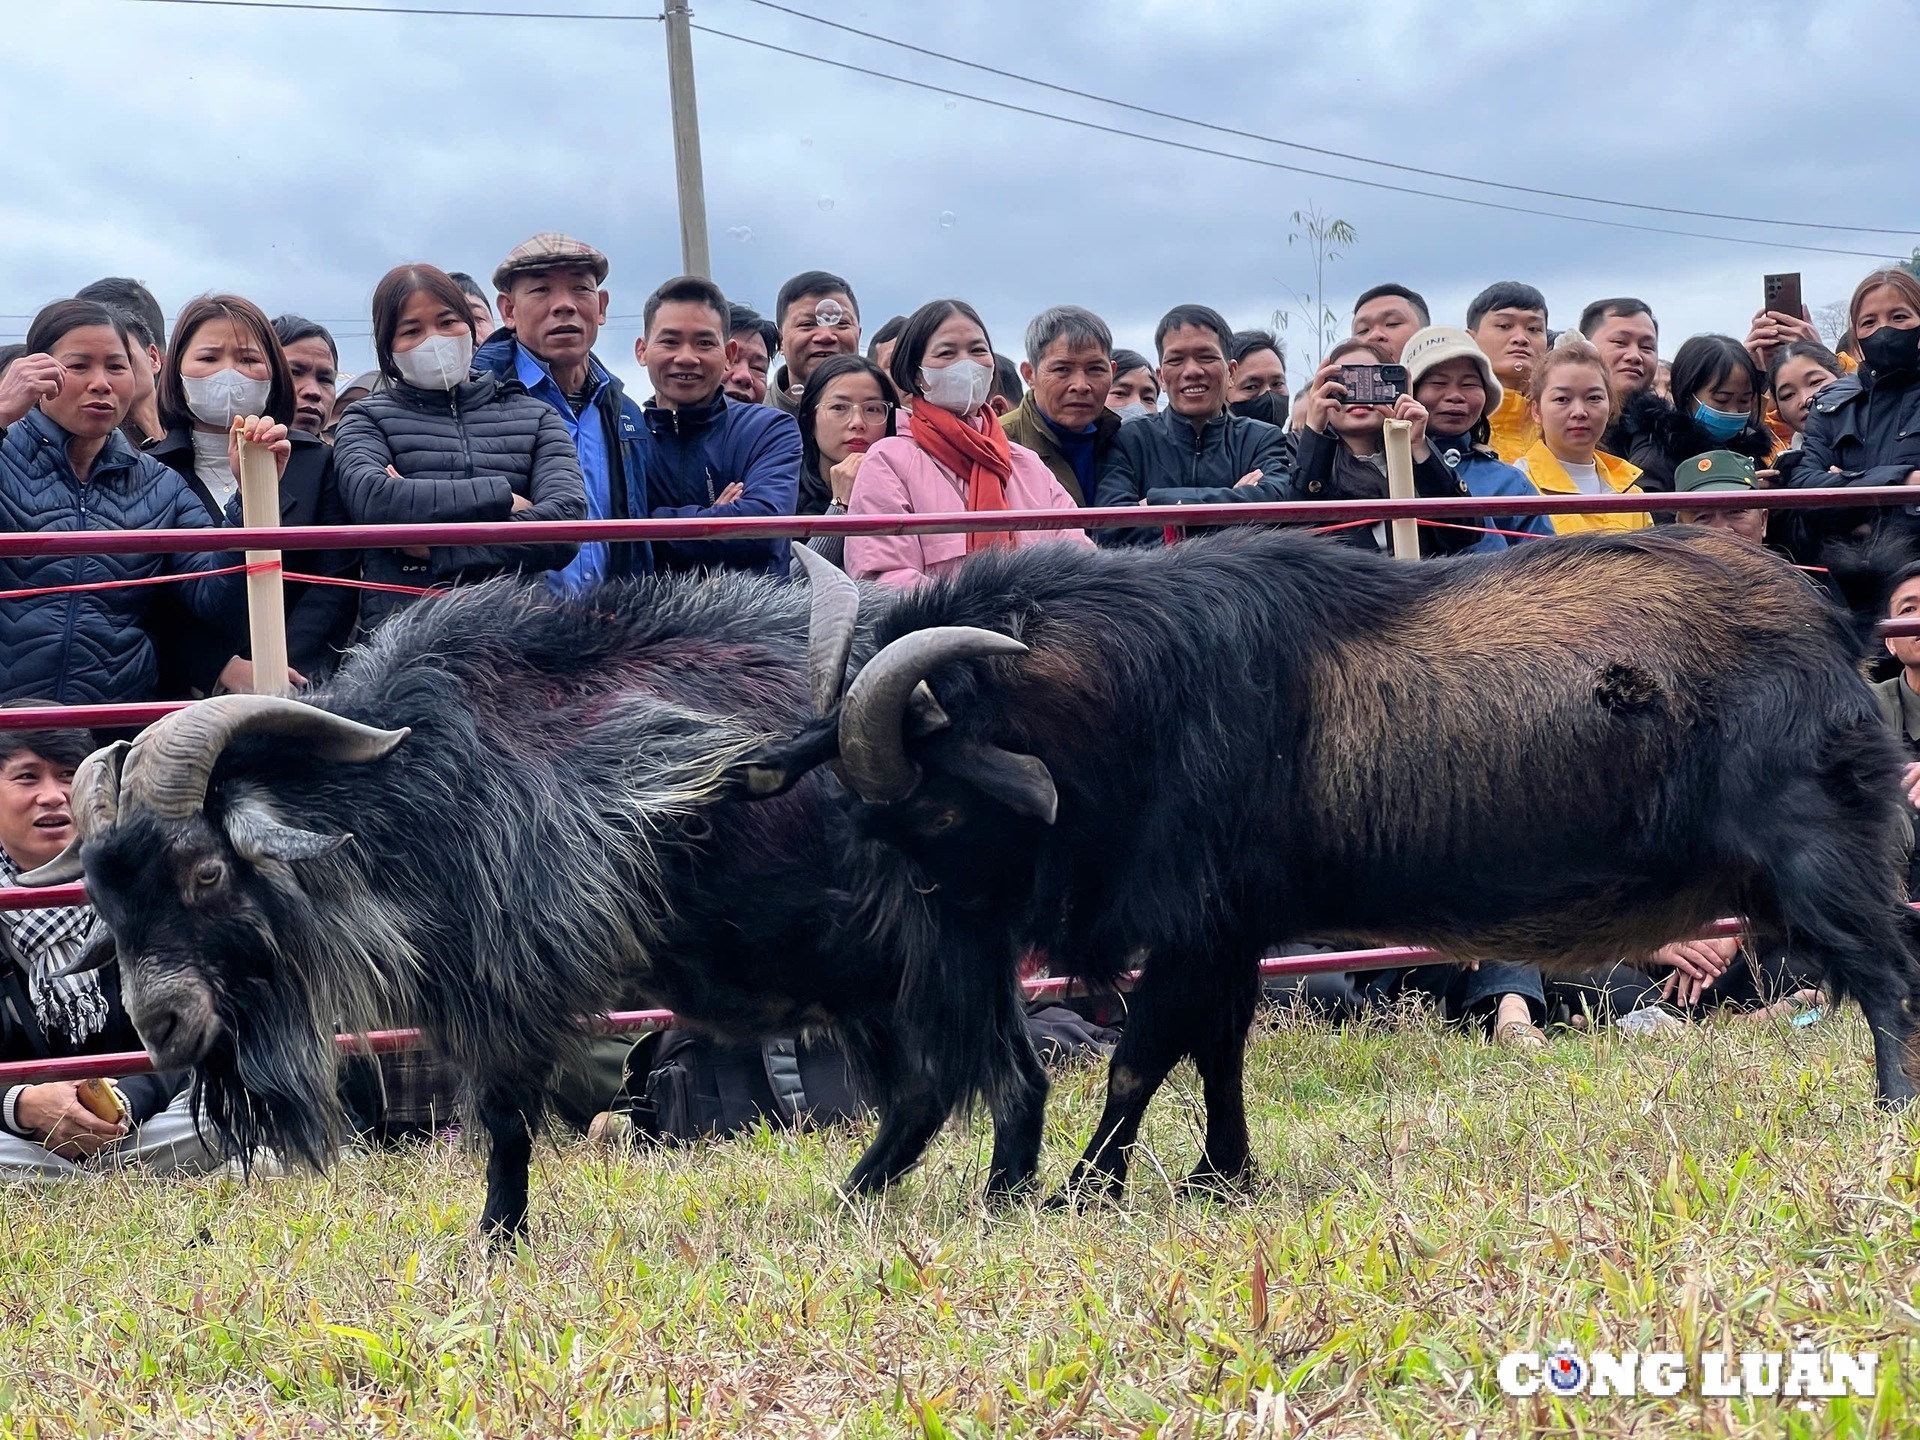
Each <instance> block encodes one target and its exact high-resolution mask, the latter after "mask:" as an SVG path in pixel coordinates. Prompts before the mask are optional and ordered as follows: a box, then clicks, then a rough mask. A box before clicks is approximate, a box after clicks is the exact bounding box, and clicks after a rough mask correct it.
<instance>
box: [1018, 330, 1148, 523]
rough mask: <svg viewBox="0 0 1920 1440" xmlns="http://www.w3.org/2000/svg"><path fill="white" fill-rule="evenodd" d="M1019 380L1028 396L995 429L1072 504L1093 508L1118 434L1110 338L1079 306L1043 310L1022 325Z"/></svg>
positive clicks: (1118, 425) (1118, 420)
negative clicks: (1037, 463) (1111, 403)
mask: <svg viewBox="0 0 1920 1440" xmlns="http://www.w3.org/2000/svg"><path fill="white" fill-rule="evenodd" d="M1020 378H1021V379H1023V380H1025V381H1026V382H1027V393H1026V395H1025V396H1023V397H1022V398H1021V401H1020V403H1019V404H1018V405H1016V406H1015V407H1014V408H1013V409H1012V410H1010V411H1008V412H1007V413H1006V414H1005V415H1004V416H1002V417H1001V420H1000V428H1001V429H1002V430H1004V431H1006V432H1007V438H1008V439H1009V440H1011V441H1013V443H1014V444H1016V445H1024V446H1026V447H1027V448H1028V449H1029V450H1031V451H1033V452H1034V453H1035V454H1036V455H1038V456H1039V457H1040V458H1041V459H1042V460H1043V461H1045V462H1046V466H1047V469H1049V470H1051V471H1052V472H1053V478H1054V479H1056V480H1058V481H1059V482H1060V487H1061V488H1062V489H1063V490H1065V491H1066V492H1067V493H1068V494H1069V495H1071V496H1072V497H1073V500H1074V503H1075V504H1076V505H1090V504H1092V503H1093V489H1094V483H1095V480H1096V478H1097V477H1098V476H1099V474H1100V462H1101V461H1103V460H1104V459H1106V455H1107V450H1108V448H1109V447H1110V446H1111V445H1112V444H1113V437H1114V435H1115V434H1116V433H1118V431H1119V429H1120V417H1119V416H1118V415H1116V414H1114V413H1113V412H1112V411H1111V410H1109V409H1107V391H1108V390H1109V389H1110V388H1111V387H1112V384H1113V334H1112V332H1111V331H1109V330H1108V329H1107V326H1106V322H1105V321H1103V320H1102V319H1101V318H1100V317H1099V316H1098V315H1096V314H1094V313H1093V312H1092V311H1091V310H1083V309H1081V308H1080V306H1078V305H1055V306H1054V307H1053V308H1052V309H1050V310H1042V311H1041V312H1040V313H1039V314H1038V315H1036V316H1034V317H1033V323H1032V324H1030V325H1028V326H1027V358H1026V359H1025V360H1024V361H1022V362H1021V365H1020Z"/></svg>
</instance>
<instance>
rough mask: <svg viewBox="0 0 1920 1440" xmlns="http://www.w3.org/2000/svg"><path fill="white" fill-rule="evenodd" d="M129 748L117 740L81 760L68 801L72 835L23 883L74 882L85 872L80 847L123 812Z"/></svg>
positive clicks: (104, 829) (27, 875)
mask: <svg viewBox="0 0 1920 1440" xmlns="http://www.w3.org/2000/svg"><path fill="white" fill-rule="evenodd" d="M130 748H131V747H130V746H129V745H128V743H127V742H126V741H125V740H116V741H114V742H113V744H111V745H107V746H104V747H102V748H101V749H99V750H96V751H94V752H93V753H92V754H91V755H89V756H87V758H86V759H84V760H82V761H81V762H80V768H79V769H77V770H75V771H74V772H73V791H72V794H71V796H70V797H69V799H68V801H67V804H68V807H69V809H70V810H71V812H72V814H73V829H74V836H73V839H72V840H71V841H69V842H68V844H67V848H66V849H64V850H62V851H61V852H60V853H59V854H58V855H56V856H54V857H53V859H51V860H49V861H48V862H47V863H46V864H44V865H42V866H39V867H38V868H36V869H33V870H29V871H27V872H25V873H24V874H23V875H21V877H20V883H21V884H22V885H27V886H32V887H35V888H38V887H39V886H42V885H71V884H72V883H73V882H74V881H76V880H78V879H80V878H81V876H82V875H83V874H84V873H85V872H84V871H82V870H81V868H80V847H81V846H82V845H84V844H85V843H86V842H87V841H89V840H91V839H93V838H94V837H95V836H99V835H104V834H106V833H107V831H109V830H111V829H112V828H113V826H114V821H115V820H116V819H117V818H118V816H119V813H120V767H121V765H122V764H124V763H125V761H126V758H127V751H128V750H129V749H130Z"/></svg>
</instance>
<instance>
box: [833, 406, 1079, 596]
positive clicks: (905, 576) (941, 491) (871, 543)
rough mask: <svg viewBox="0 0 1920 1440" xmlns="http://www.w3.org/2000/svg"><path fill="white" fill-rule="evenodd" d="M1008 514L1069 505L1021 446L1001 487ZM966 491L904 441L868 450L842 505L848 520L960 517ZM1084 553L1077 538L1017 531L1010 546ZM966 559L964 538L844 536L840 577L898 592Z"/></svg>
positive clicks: (895, 440)
mask: <svg viewBox="0 0 1920 1440" xmlns="http://www.w3.org/2000/svg"><path fill="white" fill-rule="evenodd" d="M1007 506H1008V508H1009V509H1013V510H1071V509H1073V508H1074V504H1073V497H1072V496H1071V495H1069V494H1067V492H1066V491H1065V490H1063V489H1062V488H1061V487H1060V482H1059V481H1058V480H1055V479H1054V478H1053V474H1052V472H1051V471H1049V470H1048V469H1047V467H1046V462H1044V461H1043V460H1041V458H1040V457H1039V456H1038V455H1036V454H1034V453H1033V451H1031V450H1029V449H1027V447H1026V446H1024V445H1015V446H1013V477H1012V479H1011V480H1009V481H1008V482H1007ZM966 510H967V495H966V490H965V488H964V487H963V486H962V484H961V482H960V480H959V479H958V477H956V476H955V475H954V473H953V472H952V471H951V470H949V469H947V468H946V467H945V466H944V465H942V464H940V463H939V461H937V460H935V459H934V458H933V457H932V456H931V455H929V454H927V452H926V451H924V450H922V449H921V448H920V447H919V446H918V445H915V444H914V443H913V441H912V440H910V439H907V438H905V437H903V436H898V435H895V436H889V437H888V438H887V439H885V440H877V441H875V442H874V445H873V448H872V449H871V450H869V451H867V458H866V459H865V460H863V461H861V462H860V473H859V475H858V476H857V477H855V479H854V482H853V494H852V496H851V497H849V499H848V501H847V513H848V514H849V515H964V514H965V513H966ZM1061 542H1064V543H1066V544H1068V545H1091V544H1093V541H1091V540H1089V539H1088V538H1087V532H1086V531H1084V530H1016V531H1014V532H1013V543H1014V544H1015V545H1047V544H1056V543H1061ZM966 558H967V537H966V536H965V535H849V536H848V537H847V549H846V565H847V573H848V574H849V575H851V576H853V578H854V579H856V580H878V581H880V582H881V583H882V584H883V585H898V586H900V587H901V588H902V589H905V588H907V587H909V586H913V585H917V584H919V583H920V581H921V580H923V579H924V578H925V577H927V576H929V575H944V574H946V573H947V572H948V571H949V570H952V569H953V568H954V567H955V566H957V565H958V564H959V563H960V562H961V561H962V560H964V559H966Z"/></svg>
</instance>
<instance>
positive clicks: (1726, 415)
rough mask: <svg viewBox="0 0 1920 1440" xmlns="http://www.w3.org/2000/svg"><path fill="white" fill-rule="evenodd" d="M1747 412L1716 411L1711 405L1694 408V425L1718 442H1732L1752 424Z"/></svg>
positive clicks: (1751, 418)
mask: <svg viewBox="0 0 1920 1440" xmlns="http://www.w3.org/2000/svg"><path fill="white" fill-rule="evenodd" d="M1752 420H1753V417H1752V416H1751V415H1749V414H1747V412H1746V411H1744V410H1740V411H1727V410H1716V409H1714V408H1713V407H1712V406H1711V405H1695V406H1694V407H1693V423H1694V424H1696V425H1698V426H1699V427H1700V428H1701V429H1702V430H1704V431H1706V432H1707V434H1709V435H1711V436H1712V437H1713V438H1714V439H1716V440H1731V439H1732V438H1733V437H1734V436H1736V435H1738V434H1739V433H1740V432H1741V431H1742V430H1744V429H1746V428H1747V426H1748V425H1749V424H1751V423H1752Z"/></svg>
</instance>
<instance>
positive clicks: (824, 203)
mask: <svg viewBox="0 0 1920 1440" xmlns="http://www.w3.org/2000/svg"><path fill="white" fill-rule="evenodd" d="M818 203H819V206H820V208H821V209H822V210H831V209H832V208H833V197H832V196H831V195H822V196H821V197H820V199H819V202H818Z"/></svg>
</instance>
